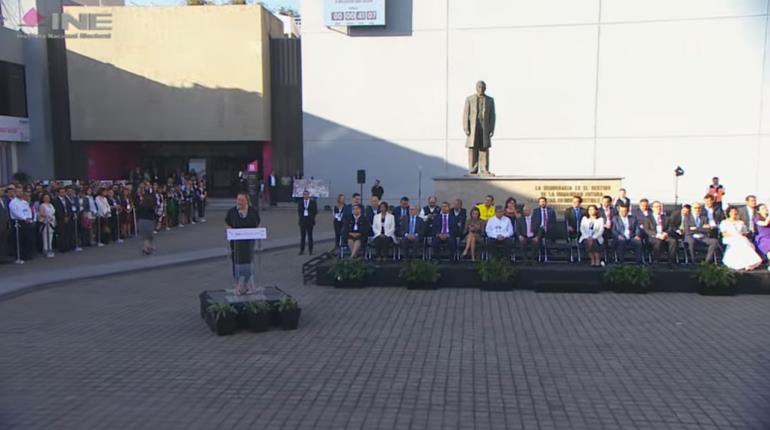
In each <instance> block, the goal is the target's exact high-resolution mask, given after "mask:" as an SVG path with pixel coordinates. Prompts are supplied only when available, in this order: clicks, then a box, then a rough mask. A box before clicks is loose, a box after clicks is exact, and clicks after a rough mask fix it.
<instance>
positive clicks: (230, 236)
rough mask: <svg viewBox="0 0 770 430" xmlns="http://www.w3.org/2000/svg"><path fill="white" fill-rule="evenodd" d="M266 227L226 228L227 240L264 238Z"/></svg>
mask: <svg viewBox="0 0 770 430" xmlns="http://www.w3.org/2000/svg"><path fill="white" fill-rule="evenodd" d="M265 239H267V229H266V228H264V227H260V228H228V229H227V240H228V241H231V240H265Z"/></svg>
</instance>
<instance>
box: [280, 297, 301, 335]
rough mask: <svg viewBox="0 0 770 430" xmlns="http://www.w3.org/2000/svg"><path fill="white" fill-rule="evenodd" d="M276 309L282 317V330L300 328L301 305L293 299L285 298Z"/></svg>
mask: <svg viewBox="0 0 770 430" xmlns="http://www.w3.org/2000/svg"><path fill="white" fill-rule="evenodd" d="M276 308H277V309H278V312H279V313H280V315H281V328H283V329H284V330H295V329H296V328H297V327H298V326H299V316H300V313H301V311H302V309H300V308H299V303H297V300H295V299H294V298H292V297H284V298H283V299H281V301H280V302H278V303H277V304H276Z"/></svg>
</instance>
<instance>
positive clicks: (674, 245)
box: [298, 177, 770, 270]
mask: <svg viewBox="0 0 770 430" xmlns="http://www.w3.org/2000/svg"><path fill="white" fill-rule="evenodd" d="M377 186H378V187H379V184H377ZM372 191H373V192H372V195H371V197H370V201H369V204H368V205H367V206H364V205H363V203H362V199H361V195H360V194H359V193H355V194H353V201H352V202H351V203H348V202H347V200H346V197H345V195H342V194H340V195H339V196H338V197H337V201H336V204H335V205H334V207H333V208H332V215H333V220H332V222H333V223H334V231H335V239H336V242H335V243H336V246H337V250H338V251H339V255H340V256H341V257H343V256H345V255H348V254H349V255H350V256H351V257H352V258H360V257H367V256H368V257H372V258H378V259H380V260H383V259H386V258H412V257H415V256H418V257H422V258H426V259H427V258H431V259H441V258H447V259H449V260H451V261H459V260H463V259H470V260H472V261H475V260H477V259H479V258H489V257H496V258H510V259H512V260H514V261H516V260H517V258H516V257H517V256H518V257H519V258H518V259H521V260H524V261H528V262H530V263H532V262H535V261H541V262H543V261H548V248H549V246H553V245H554V244H556V243H557V242H558V241H564V242H566V245H567V246H569V247H571V248H570V249H571V251H572V250H573V249H579V250H580V251H582V252H584V253H585V254H586V255H587V256H588V260H589V264H590V265H591V266H593V267H601V266H604V265H605V264H607V263H610V262H618V263H623V262H624V261H626V256H627V253H628V252H629V251H630V252H631V253H633V257H634V259H633V261H634V262H635V263H637V264H653V263H657V262H660V263H666V264H669V265H675V264H694V263H697V262H698V258H697V257H698V251H699V250H700V249H702V250H703V252H705V257H703V259H702V261H705V262H707V263H720V262H721V263H722V264H724V265H726V266H728V267H730V268H732V269H735V270H754V269H756V268H758V267H760V266H761V265H762V264H763V263H767V262H768V260H770V214H768V206H767V204H764V203H763V204H758V202H757V198H756V196H754V195H749V196H746V198H745V199H744V200H745V204H743V205H732V206H729V207H726V208H723V207H722V206H723V200H724V197H725V188H724V186H722V185H721V184H720V183H719V178H716V177H715V178H713V180H712V184H710V186H709V187H708V190H707V191H706V193H705V195H704V197H703V199H702V201H697V202H692V203H688V204H683V205H678V206H677V207H675V208H673V210H671V211H669V212H666V211H665V209H664V205H663V203H662V202H661V201H657V200H655V201H651V200H650V199H647V198H643V199H640V200H639V201H638V202H636V203H632V201H631V199H630V198H629V197H628V196H627V194H626V190H625V189H621V190H620V193H619V195H618V196H617V198H613V197H612V196H603V197H602V199H601V201H600V202H597V204H591V205H587V206H584V202H583V198H582V197H581V196H578V195H576V196H574V197H573V199H572V204H571V206H570V207H568V208H566V209H565V210H564V212H563V216H561V217H557V213H556V211H555V210H554V208H552V207H550V206H549V205H548V199H547V197H540V198H539V199H538V201H537V206H535V207H527V206H524V205H519V204H518V203H517V201H516V199H515V198H513V197H509V198H508V199H506V200H505V203H504V204H503V205H496V204H495V198H494V197H493V196H491V195H488V196H486V197H485V198H484V201H483V202H481V203H478V204H476V205H474V206H472V207H471V208H470V210H466V209H465V208H464V207H463V202H462V201H461V200H460V199H455V200H454V201H453V202H452V203H450V202H443V203H440V204H439V202H438V199H437V198H436V196H430V197H429V198H428V201H427V205H426V206H424V207H422V208H420V207H418V206H416V205H412V204H410V201H409V199H408V198H407V197H403V198H401V200H400V202H399V204H398V205H396V206H390V205H389V204H388V203H387V202H385V201H383V200H382V194H383V193H382V191H381V188H378V189H376V191H377V192H375V189H373V190H372ZM307 201H308V197H305V198H304V199H303V201H301V202H300V204H299V207H298V210H299V212H300V225H301V226H302V225H306V224H307V222H308V220H307V214H308V213H310V212H312V210H308V208H309V206H310V205H309V203H308V202H307ZM303 214H305V216H304V217H303V216H302V215H303ZM303 235H304V229H303ZM442 251H443V252H442ZM571 251H570V252H571ZM578 255H580V253H578ZM680 256H681V257H680ZM769 269H770V267H769Z"/></svg>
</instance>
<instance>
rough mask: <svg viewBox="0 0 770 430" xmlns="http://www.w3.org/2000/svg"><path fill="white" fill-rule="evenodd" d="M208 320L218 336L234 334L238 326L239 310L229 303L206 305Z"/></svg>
mask: <svg viewBox="0 0 770 430" xmlns="http://www.w3.org/2000/svg"><path fill="white" fill-rule="evenodd" d="M206 322H207V323H208V324H209V327H210V328H211V331H213V332H214V333H216V334H217V336H226V335H229V334H233V333H235V330H236V329H237V328H238V310H237V309H235V307H234V306H233V305H231V304H229V303H212V304H210V305H208V306H207V307H206Z"/></svg>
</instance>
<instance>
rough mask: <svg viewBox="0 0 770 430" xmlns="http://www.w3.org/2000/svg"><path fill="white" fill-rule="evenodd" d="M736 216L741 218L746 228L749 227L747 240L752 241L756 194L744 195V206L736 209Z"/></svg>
mask: <svg viewBox="0 0 770 430" xmlns="http://www.w3.org/2000/svg"><path fill="white" fill-rule="evenodd" d="M738 216H739V217H740V218H741V221H743V223H744V224H746V228H748V229H749V234H748V236H747V237H748V238H749V240H751V241H753V240H754V233H756V232H755V230H756V220H757V196H755V195H748V196H746V206H744V207H742V208H741V209H739V210H738Z"/></svg>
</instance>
